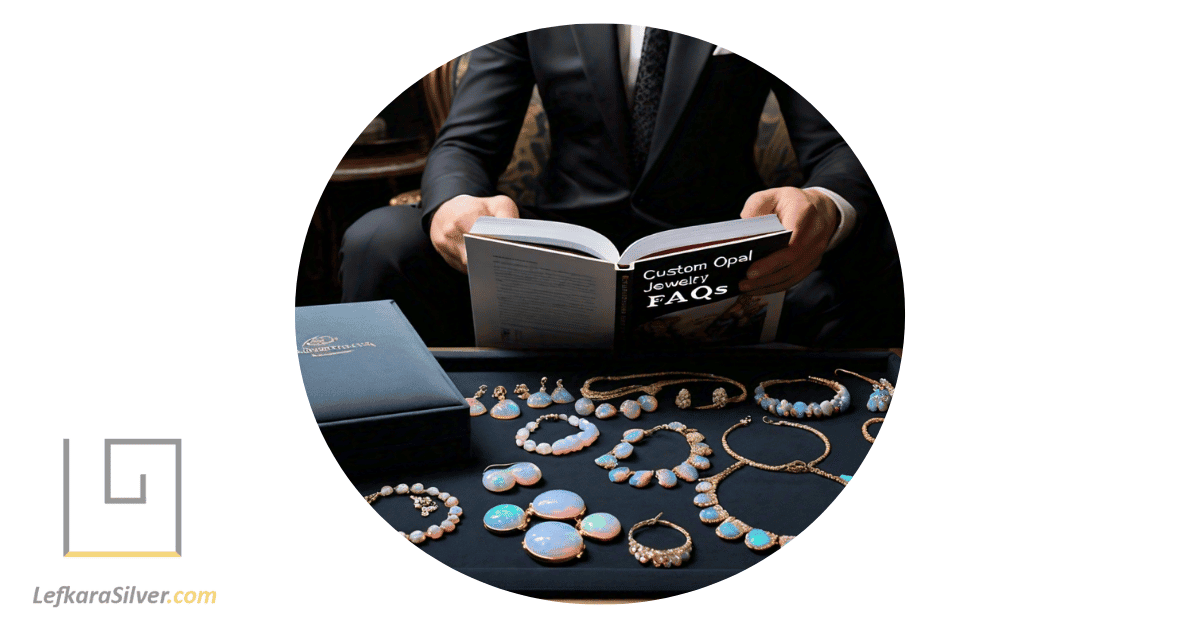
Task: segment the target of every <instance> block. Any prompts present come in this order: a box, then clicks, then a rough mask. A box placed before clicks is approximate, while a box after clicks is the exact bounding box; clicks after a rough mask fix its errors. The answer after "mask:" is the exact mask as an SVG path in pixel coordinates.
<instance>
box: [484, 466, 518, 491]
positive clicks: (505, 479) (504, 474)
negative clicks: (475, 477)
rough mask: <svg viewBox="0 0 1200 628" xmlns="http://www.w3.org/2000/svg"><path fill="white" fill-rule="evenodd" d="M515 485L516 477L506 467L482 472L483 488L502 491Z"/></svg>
mask: <svg viewBox="0 0 1200 628" xmlns="http://www.w3.org/2000/svg"><path fill="white" fill-rule="evenodd" d="M516 485H517V478H516V477H514V476H513V474H511V473H509V472H508V470H507V469H491V470H489V471H484V472H483V488H486V489H487V490H489V491H491V492H493V493H502V492H504V491H507V490H508V489H510V488H512V487H514V486H516Z"/></svg>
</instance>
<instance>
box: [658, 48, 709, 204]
mask: <svg viewBox="0 0 1200 628" xmlns="http://www.w3.org/2000/svg"><path fill="white" fill-rule="evenodd" d="M715 49H716V46H714V45H713V44H710V43H707V42H704V41H700V40H699V39H695V38H692V37H688V36H687V35H680V34H679V33H672V34H671V49H670V51H669V52H668V53H667V70H666V76H664V77H663V93H662V100H660V101H659V104H658V117H657V118H655V120H654V137H653V138H652V139H651V140H650V153H649V154H648V155H647V157H646V170H645V172H644V173H640V174H641V175H642V178H643V179H644V178H645V174H647V173H650V172H652V171H653V170H654V167H655V165H656V164H657V163H658V160H659V158H660V157H662V152H663V149H665V148H666V145H667V142H668V141H669V140H670V139H671V136H672V135H673V134H674V133H675V127H676V126H677V125H678V123H679V118H680V117H681V116H682V115H683V110H684V108H686V107H687V104H688V100H689V99H691V96H692V92H693V91H694V90H695V89H696V82H697V81H699V80H700V73H701V72H703V71H704V67H705V66H706V65H708V60H709V59H711V58H712V53H713V50H715ZM639 183H640V181H639Z"/></svg>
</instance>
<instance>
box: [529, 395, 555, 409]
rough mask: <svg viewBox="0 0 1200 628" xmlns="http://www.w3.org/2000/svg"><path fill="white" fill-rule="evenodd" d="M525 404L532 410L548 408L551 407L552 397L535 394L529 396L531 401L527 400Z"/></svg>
mask: <svg viewBox="0 0 1200 628" xmlns="http://www.w3.org/2000/svg"><path fill="white" fill-rule="evenodd" d="M525 403H526V404H527V405H528V406H529V407H530V408H546V407H549V406H550V403H551V402H550V395H547V394H546V393H544V392H535V393H533V394H532V395H529V399H526V400H525Z"/></svg>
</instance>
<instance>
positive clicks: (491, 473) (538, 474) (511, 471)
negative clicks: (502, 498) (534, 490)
mask: <svg viewBox="0 0 1200 628" xmlns="http://www.w3.org/2000/svg"><path fill="white" fill-rule="evenodd" d="M497 467H504V468H502V469H498V468H497ZM541 479H542V470H541V469H539V468H538V466H537V465H536V464H533V463H532V462H518V463H515V464H514V463H511V462H507V463H504V464H494V465H491V466H490V467H487V468H485V469H484V470H483V488H486V489H487V490H489V491H491V492H493V493H503V492H504V491H507V490H508V489H510V488H512V487H514V486H516V485H518V484H520V485H521V486H533V485H534V484H537V483H538V482H539V481H541Z"/></svg>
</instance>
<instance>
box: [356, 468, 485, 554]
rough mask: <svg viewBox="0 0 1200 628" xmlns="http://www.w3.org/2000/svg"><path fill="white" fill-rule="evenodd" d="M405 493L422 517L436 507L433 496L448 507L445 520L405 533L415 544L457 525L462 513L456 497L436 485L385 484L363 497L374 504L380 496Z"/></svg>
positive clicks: (449, 530) (450, 529) (434, 537)
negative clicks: (375, 491)
mask: <svg viewBox="0 0 1200 628" xmlns="http://www.w3.org/2000/svg"><path fill="white" fill-rule="evenodd" d="M406 494H407V495H408V496H409V498H410V499H412V500H413V508H416V509H418V510H420V511H421V516H422V517H428V516H429V513H432V512H434V511H436V510H437V509H438V506H437V504H435V503H433V498H434V497H437V498H438V499H440V500H442V503H443V504H445V506H446V507H447V508H449V511H448V512H449V514H448V515H446V520H445V521H442V522H441V523H440V524H438V525H435V526H429V528H428V529H426V530H414V531H412V532H411V533H409V534H407V535H405V538H407V539H408V540H409V541H412V542H413V543H414V544H415V543H421V542H422V541H424V540H425V539H426V538H430V539H438V538H441V536H442V534H445V533H449V532H453V531H454V528H455V527H456V526H457V525H458V521H459V517H461V516H462V514H463V510H462V508H461V507H459V505H458V498H457V497H455V496H453V495H451V494H450V493H446V492H443V491H439V490H438V488H437V487H436V486H431V487H429V488H425V486H424V485H423V484H419V483H418V484H413V485H412V486H411V487H410V486H409V485H407V484H397V485H396V486H395V487H392V486H385V487H383V488H381V489H379V492H377V493H371V494H370V495H366V496H365V498H366V500H367V503H368V504H374V503H375V501H376V500H378V499H379V498H380V497H387V496H388V495H406Z"/></svg>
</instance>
